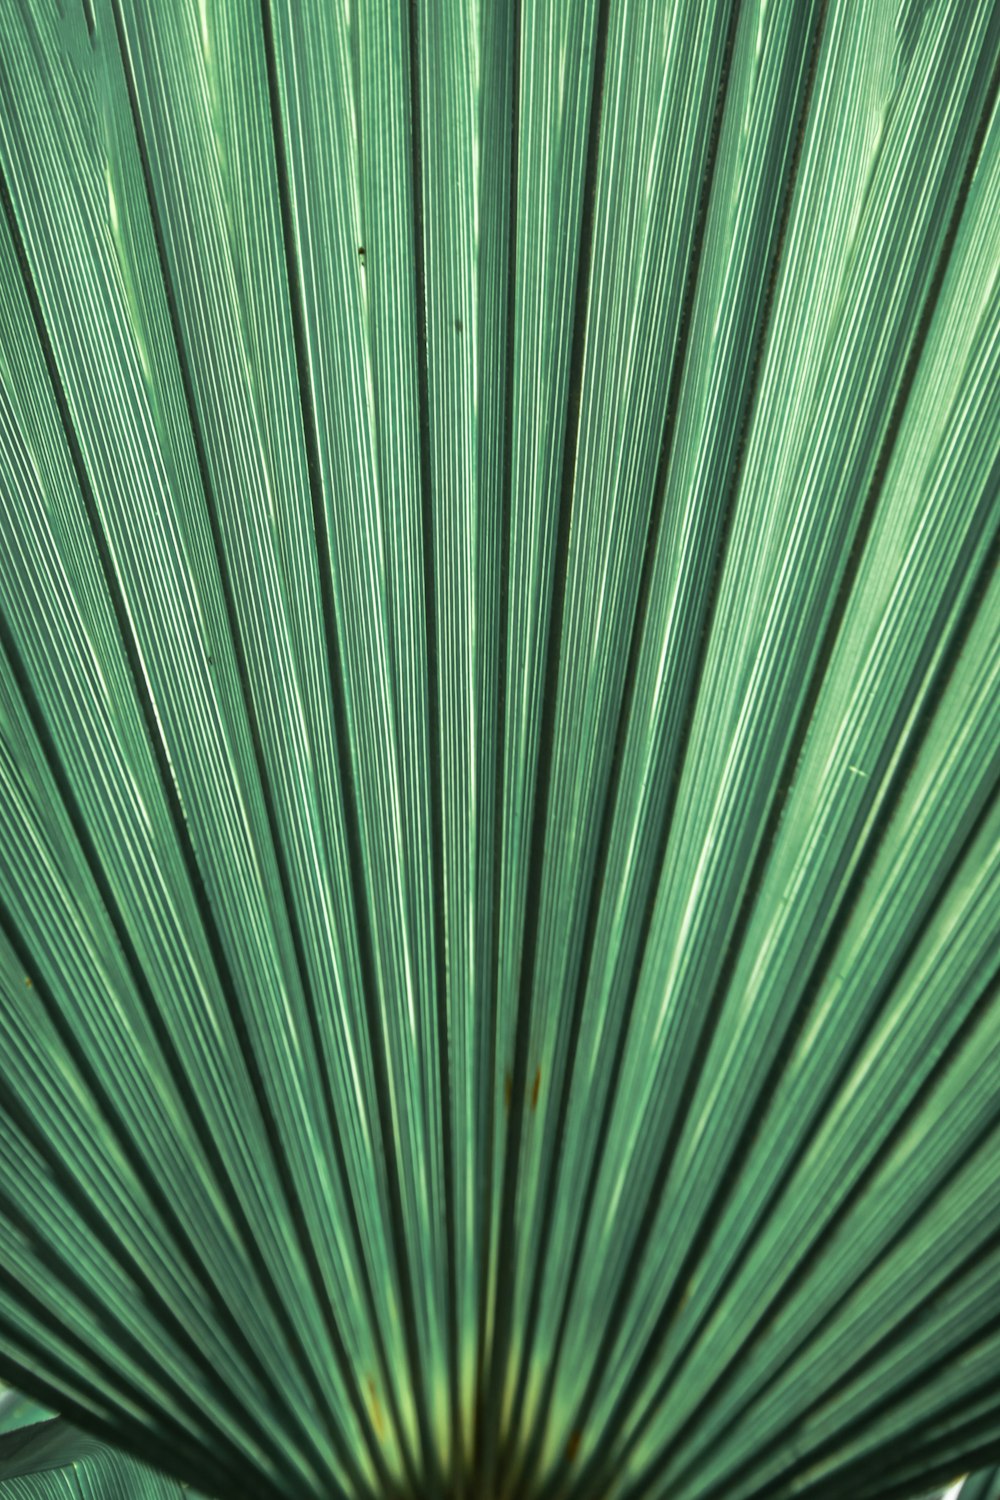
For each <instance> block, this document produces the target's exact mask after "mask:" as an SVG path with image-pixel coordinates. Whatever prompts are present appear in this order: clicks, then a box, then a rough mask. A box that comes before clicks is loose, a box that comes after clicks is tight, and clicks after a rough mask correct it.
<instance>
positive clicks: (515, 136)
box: [472, 0, 521, 1492]
mask: <svg viewBox="0 0 1000 1500" xmlns="http://www.w3.org/2000/svg"><path fill="white" fill-rule="evenodd" d="M510 16H511V38H510V140H509V162H508V181H507V256H506V274H507V282H506V289H505V290H506V309H505V315H506V316H505V322H506V344H505V349H504V381H503V413H502V422H503V429H502V439H501V441H502V457H501V478H500V515H499V522H498V526H499V535H498V542H499V556H498V560H497V605H496V609H497V665H496V720H495V725H494V732H495V739H494V780H493V850H492V878H493V889H492V903H491V912H490V916H491V923H490V958H489V965H488V968H489V977H488V995H489V1007H490V1011H489V1019H488V1026H489V1035H490V1038H491V1042H492V1048H491V1067H490V1069H489V1072H488V1081H487V1107H486V1111H485V1124H486V1140H485V1162H484V1170H483V1176H482V1198H483V1201H482V1225H483V1245H484V1253H483V1263H482V1265H481V1267H480V1289H479V1307H478V1330H477V1333H478V1338H477V1349H476V1400H475V1431H474V1438H473V1442H474V1448H475V1461H474V1465H473V1474H472V1480H473V1484H474V1487H475V1489H474V1492H478V1491H479V1490H482V1488H483V1487H484V1486H485V1485H486V1483H487V1482H488V1481H487V1474H486V1469H487V1467H491V1466H492V1462H493V1458H492V1450H493V1447H494V1446H495V1442H496V1435H495V1434H493V1435H492V1436H488V1435H487V1432H486V1430H485V1423H486V1409H487V1405H488V1401H489V1392H488V1390H487V1370H486V1358H487V1350H486V1343H487V1324H488V1317H489V1284H490V1260H491V1248H492V1243H493V1173H494V1154H495V1153H494V1116H495V1111H496V1099H497V1077H498V1070H499V1068H500V1067H501V1066H502V1059H500V1058H499V1054H498V1045H497V1042H498V1038H497V1024H498V992H499V986H500V936H501V918H502V909H503V900H502V893H503V831H504V783H505V774H506V746H505V737H506V724H507V668H508V660H507V658H508V649H509V648H508V610H509V608H510V531H511V497H512V488H513V472H514V463H513V452H514V384H515V368H516V358H517V346H516V319H517V235H518V182H519V175H520V169H519V163H520V133H521V0H511V11H510Z"/></svg>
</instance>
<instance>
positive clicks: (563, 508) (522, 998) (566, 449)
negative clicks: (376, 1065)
mask: <svg viewBox="0 0 1000 1500" xmlns="http://www.w3.org/2000/svg"><path fill="white" fill-rule="evenodd" d="M609 13H610V4H609V0H600V4H599V7H598V11H597V19H596V23H595V36H594V56H593V71H592V76H591V95H590V102H589V117H588V127H587V151H586V165H585V170H584V180H583V188H582V200H581V211H580V228H579V253H578V258H577V266H576V285H575V293H574V306H573V338H572V344H571V349H570V360H569V367H568V372H567V387H566V425H565V434H564V442H563V455H562V464H561V477H560V483H559V490H558V493H559V511H558V522H557V531H556V537H555V548H554V558H553V576H552V594H551V602H550V606H549V614H548V621H547V627H546V646H545V680H544V686H543V689H542V715H541V723H540V726H539V735H538V752H537V760H536V766H535V805H534V807H533V809H532V824H531V841H530V846H529V858H528V880H527V887H526V892H525V908H524V910H525V926H524V943H523V950H522V958H521V967H520V976H521V978H520V983H519V986H518V996H517V1018H516V1022H515V1041H514V1066H513V1088H512V1097H511V1109H510V1116H509V1119H510V1129H509V1132H508V1142H507V1149H506V1152H505V1155H504V1170H503V1186H502V1189H501V1200H500V1232H499V1249H498V1260H497V1292H496V1304H495V1310H496V1316H495V1321H494V1347H493V1350H492V1358H491V1371H490V1398H489V1407H490V1412H489V1419H488V1420H489V1428H488V1434H487V1439H488V1441H489V1442H491V1443H492V1444H493V1445H496V1444H499V1442H500V1433H499V1431H498V1421H499V1406H500V1396H501V1392H500V1387H501V1384H502V1380H503V1368H502V1367H503V1365H504V1364H505V1362H506V1360H507V1357H508V1347H507V1346H508V1343H509V1338H510V1320H511V1316H512V1311H513V1294H514V1292H513V1283H514V1259H515V1256H514V1250H515V1246H514V1209H515V1197H516V1189H517V1177H518V1164H519V1155H520V1121H521V1116H522V1114H523V1109H524V1097H525V1089H526V1075H527V1067H528V1043H529V1024H530V1017H531V1009H532V998H533V991H534V970H535V955H536V949H537V945H538V916H539V903H540V895H541V884H542V866H543V860H544V854H545V831H546V823H547V821H548V804H549V795H550V790H551V780H552V761H553V753H554V741H555V714H556V701H557V698H558V694H559V679H560V660H561V653H562V628H563V612H564V608H565V598H566V581H567V570H568V561H569V531H570V518H571V516H572V509H573V491H574V484H575V473H574V468H575V459H576V453H577V450H578V445H579V436H580V401H581V394H582V392H581V387H582V380H583V361H584V353H585V349H586V330H587V322H588V315H589V309H590V273H591V262H592V258H593V249H594V201H595V197H596V189H597V170H598V162H599V155H600V139H601V117H602V109H603V100H604V78H605V68H606V60H607V41H608V24H609ZM494 1458H495V1455H494V1454H491V1462H490V1464H489V1466H488V1469H487V1473H488V1475H489V1478H490V1481H491V1482H492V1481H493V1478H494V1476H493V1473H492V1470H493V1468H494V1462H493V1461H492V1460H493V1459H494Z"/></svg>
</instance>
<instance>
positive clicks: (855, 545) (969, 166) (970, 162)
mask: <svg viewBox="0 0 1000 1500" xmlns="http://www.w3.org/2000/svg"><path fill="white" fill-rule="evenodd" d="M821 30H822V16H821V17H820V22H819V30H818V32H817V42H818V35H819V31H821ZM815 57H816V54H815V51H814V54H813V68H814V67H815ZM998 79H1000V64H998V66H997V69H996V70H995V71H994V76H993V81H992V85H991V87H990V88H989V90H988V94H987V100H986V103H985V106H984V108H983V111H982V114H981V116H980V120H979V125H978V127H977V130H976V133H975V136H974V137H973V143H972V146H971V148H970V150H969V153H968V155H967V157H966V162H965V170H964V172H963V175H962V178H961V181H960V185H959V188H958V190H957V193H956V196H955V200H954V203H953V207H952V213H951V216H950V218H949V222H948V228H947V230H946V232H945V235H944V238H943V240H942V243H941V246H940V249H939V252H938V257H937V261H936V264H935V267H934V271H933V274H932V276H931V279H930V283H929V285H928V287H927V290H926V293H925V295H924V300H923V306H922V309H921V316H920V318H919V320H918V322H917V326H916V330H915V332H914V335H913V338H912V340H911V343H910V348H909V351H908V354H907V359H906V362H905V364H904V366H903V372H902V375H901V377H900V382H899V385H898V387H897V393H896V398H895V400H894V402H893V406H892V409H891V412H890V416H889V420H888V423H887V427H886V432H885V437H884V439H883V442H882V446H881V449H880V451H879V455H878V458H877V460H876V464H875V468H874V472H873V477H872V481H871V484H870V487H869V491H868V494H867V496H866V499H865V503H864V507H863V509H862V513H861V517H860V518H859V522H858V525H857V528H856V530H855V534H854V539H853V542H852V546H851V549H850V553H849V555H848V559H847V562H846V564H845V567H844V572H843V574H842V577H841V581H840V585H839V587H838V591H837V595H836V597H835V600H834V604H833V608H832V610H831V614H830V617H829V619H828V622H827V625H826V628H825V630H824V634H823V639H822V642H821V644H820V648H819V652H818V655H817V658H816V661H815V663H814V666H813V669H812V672H811V674H810V680H809V686H808V689H807V691H806V694H805V698H804V700H803V703H802V706H801V709H800V712H799V715H798V718H797V720H796V725H795V729H794V731H793V734H792V736H791V741H790V744H789V746H788V749H787V751H786V755H785V758H784V762H783V766H782V773H781V776H780V778H779V781H778V791H777V794H776V795H775V797H774V800H773V802H772V806H771V810H770V813H769V816H768V819H767V822H766V824H765V827H764V832H763V834H762V837H761V841H760V845H759V847H758V852H757V856H756V858H755V860H754V866H753V870H752V873H751V876H750V879H749V881H748V884H747V890H746V894H745V896H744V899H743V902H742V903H741V907H740V911H739V913H738V915H737V919H736V922H735V924H734V927H733V930H732V936H731V938H730V941H729V943H728V945H727V952H726V957H725V960H724V962H723V964H722V967H721V969H720V972H719V977H718V981H717V984H716V986H715V988H714V990H713V994H712V997H711V1000H710V1001H709V1004H708V1006H707V1008H706V1017H707V1019H706V1021H705V1023H704V1024H703V1026H702V1029H701V1031H700V1033H699V1036H698V1038H697V1040H696V1045H695V1052H694V1056H693V1058H692V1063H691V1067H690V1068H689V1070H688V1072H687V1073H686V1075H685V1079H684V1083H683V1086H682V1090H681V1099H680V1103H679V1106H678V1108H677V1111H676V1113H675V1115H674V1120H673V1124H672V1127H671V1130H670V1132H669V1134H668V1139H667V1142H666V1145H665V1148H664V1151H663V1154H662V1157H661V1160H660V1163H659V1166H658V1169H657V1173H656V1178H655V1186H654V1192H653V1198H652V1199H651V1204H652V1203H653V1202H654V1201H655V1200H657V1199H658V1198H659V1195H660V1193H661V1192H662V1191H663V1189H664V1187H665V1184H666V1180H667V1176H668V1173H669V1168H670V1163H671V1161H672V1157H673V1152H674V1150H675V1149H676V1145H677V1142H678V1140H679V1139H680V1134H681V1131H682V1130H683V1127H684V1123H685V1121H686V1118H687V1114H688V1111H689V1109H690V1105H691V1101H692V1099H693V1097H694V1094H695V1090H696V1088H697V1084H698V1081H699V1080H700V1077H701V1074H702V1071H703V1069H704V1066H705V1062H706V1060H707V1057H708V1053H709V1050H710V1046H711V1041H712V1035H713V1027H714V1022H715V1020H716V1018H717V1016H718V1015H719V1014H720V1012H721V1010H722V1006H723V1004H724V1002H725V997H726V993H727V990H728V987H729V984H730V981H731V978H732V974H733V972H734V970H735V967H736V963H737V960H738V957H739V954H740V951H741V949H742V943H743V939H744V937H745V934H746V931H747V928H748V926H749V922H750V916H751V914H752V911H753V907H754V904H755V902H756V899H757V893H758V891H759V889H760V886H761V884H762V883H763V879H764V875H765V872H766V870H767V866H768V864H769V861H770V856H771V851H772V848H773V845H774V840H775V836H776V834H777V830H778V826H779V824H780V822H781V818H782V816H783V813H784V809H785V805H786V803H787V799H788V797H789V796H790V794H791V790H792V787H793V785H794V781H795V774H796V770H797V767H798V764H799V759H800V756H801V753H802V748H803V745H804V743H805V739H806V735H807V733H808V729H809V726H810V723H811V721H812V717H813V713H814V710H815V706H816V703H817V701H818V698H819V694H820V691H821V689H822V685H823V681H824V679H825V676H826V670H827V667H828V665H829V662H830V659H831V657H832V655H833V651H834V648H835V646H836V643H837V639H838V637H839V634H840V629H841V626H842V623H843V619H844V616H845V614H846V610H847V604H848V600H849V598H850V594H851V591H852V589H853V586H854V582H855V579H856V576H857V572H858V569H859V567H860V563H861V558H862V555H863V553H864V550H865V546H866V544H867V541H868V538H869V536H870V533H871V529H872V525H873V524H874V519H875V514H876V511H877V509H878V504H879V501H880V499H881V495H882V491H883V487H884V484H885V480H886V476H887V474H888V471H889V466H890V463H891V460H892V455H893V452H894V449H895V445H896V441H897V439H898V436H899V432H900V430H901V427H902V421H903V414H904V411H905V408H906V404H907V402H908V400H909V396H910V392H911V390H912V387H913V382H914V380H915V378H916V374H917V369H918V367H919V364H920V359H921V356H922V353H923V349H924V345H925V343H926V340H927V335H928V333H929V331H930V326H931V322H932V320H933V315H934V310H935V308H936V306H937V301H938V297H939V295H940V292H941V287H942V284H943V282H944V277H945V273H946V270H947V266H948V262H949V260H950V257H951V251H952V249H953V246H954V243H955V239H956V237H957V234H958V229H959V224H960V221H961V218H962V213H963V211H964V207H965V203H966V200H967V198H968V194H969V190H970V188H971V185H972V179H973V176H974V174H975V168H976V165H977V163H978V160H979V156H980V153H981V151H982V146H983V142H984V140H985V135H986V130H987V128H988V125H989V121H990V118H991V116H992V108H993V101H994V100H995V97H996V90H997V82H998ZM810 90H811V84H810V87H808V88H807V92H806V105H807V107H808V97H809V93H810ZM803 119H804V115H803ZM952 180H953V178H952V177H951V175H950V174H948V173H944V174H942V181H943V182H944V183H948V182H950V181H952ZM945 190H946V189H945ZM984 568H985V569H986V570H987V571H986V572H984V573H981V574H980V578H979V581H978V582H977V585H976V586H975V587H974V589H973V591H972V593H971V594H970V598H969V600H968V602H967V604H966V607H965V610H964V612H963V615H962V618H961V621H960V624H959V626H958V628H957V630H956V636H955V640H954V642H953V644H952V648H951V650H950V651H949V652H948V653H947V655H946V658H945V661H944V663H943V664H942V666H941V668H940V669H939V672H938V673H937V674H936V677H935V683H934V686H933V688H932V689H931V692H930V694H929V703H933V702H935V701H940V696H941V695H942V694H943V693H944V691H945V689H946V687H947V684H948V682H949V680H950V678H951V675H952V673H953V672H954V669H955V666H956V665H957V661H958V656H959V654H960V651H961V646H962V644H964V641H965V639H966V638H967V636H968V632H969V630H971V627H972V623H973V620H974V617H975V611H976V608H977V605H978V595H979V592H980V590H981V589H984V588H985V586H986V582H987V581H988V576H989V572H990V571H992V569H991V567H990V558H989V555H988V556H987V560H986V563H985V564H984ZM928 711H930V710H929V709H928ZM915 755H916V746H915V745H914V744H912V743H911V747H910V750H909V753H908V755H907V757H906V758H905V761H904V762H903V763H902V765H901V767H900V770H899V773H897V774H898V775H900V776H901V775H902V772H903V771H904V769H908V768H909V766H910V765H911V764H912V760H913V759H914V758H915ZM895 784H896V785H897V786H898V785H901V781H896V783H895ZM891 800H892V798H891V797H890V798H888V799H887V801H891ZM884 815H885V809H883V816H884ZM884 832H885V825H884V823H881V824H880V825H879V834H878V836H879V837H882V836H884ZM859 892H860V885H857V884H856V885H855V888H854V901H856V900H857V896H858V894H859ZM854 901H850V902H844V903H842V905H841V907H840V909H839V911H838V914H837V917H836V919H835V921H834V923H833V925H832V928H831V934H830V935H829V939H828V941H829V943H830V944H832V945H834V946H835V944H836V942H837V941H839V939H840V937H841V936H842V933H843V930H844V928H845V927H846V924H847V922H848V921H849V919H850V915H851V912H852V911H853V908H854ZM832 951H833V946H830V947H829V948H828V949H826V952H827V956H828V957H829V955H830V954H832ZM822 954H823V950H821V955H820V956H821V957H822ZM818 977H821V976H817V979H818ZM802 1024H804V1018H803V1017H801V1016H800V1018H799V1025H802ZM748 1149H749V1134H748V1133H747V1132H744V1135H743V1138H742V1140H741V1141H738V1142H737V1143H736V1144H735V1146H734V1156H735V1157H737V1158H738V1157H739V1156H740V1153H741V1152H742V1153H743V1155H744V1156H745V1154H746V1152H747V1151H748ZM737 1175H738V1168H737V1169H735V1170H733V1171H732V1172H730V1171H727V1172H725V1173H724V1174H723V1176H722V1178H721V1179H720V1184H719V1191H718V1192H717V1193H716V1195H715V1196H714V1197H713V1201H712V1204H711V1205H710V1207H709V1209H708V1210H707V1212H706V1214H705V1215H703V1217H702V1220H701V1222H700V1224H699V1228H698V1230H697V1231H696V1235H695V1244H696V1245H697V1246H698V1247H699V1250H700V1249H702V1248H704V1245H705V1244H706V1243H707V1240H708V1238H709V1237H710V1236H711V1233H712V1232H713V1231H714V1229H715V1227H716V1225H717V1223H718V1220H719V1218H720V1217H721V1214H722V1211H723V1209H724V1206H725V1203H726V1202H727V1201H728V1198H729V1194H730V1192H731V1191H732V1188H733V1186H734V1185H735V1181H736V1177H737ZM646 1218H649V1215H648V1214H647V1216H645V1217H644V1227H645V1224H646ZM651 1225H652V1219H651V1218H650V1221H649V1226H648V1227H646V1237H648V1234H649V1232H650V1229H651ZM695 1263H696V1257H695V1256H694V1254H693V1252H691V1251H689V1254H688V1256H687V1257H686V1258H685V1266H684V1270H690V1269H692V1268H693V1266H694V1264H695ZM684 1270H682V1272H681V1274H680V1275H679V1276H678V1277H677V1280H676V1283H675V1296H674V1298H673V1299H672V1300H670V1301H668V1302H667V1303H666V1304H665V1306H664V1309H663V1312H662V1313H661V1315H660V1317H659V1318H658V1320H657V1323H656V1325H655V1327H654V1330H653V1332H652V1333H651V1334H650V1337H649V1340H648V1341H647V1345H646V1348H645V1350H644V1352H643V1354H642V1355H641V1356H640V1357H639V1359H638V1360H637V1361H636V1363H635V1369H634V1373H633V1376H632V1377H631V1379H630V1381H629V1383H628V1385H627V1386H626V1387H625V1390H624V1391H623V1394H622V1397H621V1406H622V1408H623V1409H624V1406H625V1403H626V1401H627V1400H628V1399H634V1396H635V1393H636V1391H637V1390H638V1388H639V1387H640V1385H641V1382H642V1380H643V1379H644V1378H645V1374H646V1372H647V1370H648V1368H649V1366H650V1364H651V1363H652V1362H653V1360H654V1359H655V1355H656V1349H657V1346H658V1344H659V1343H660V1342H661V1341H662V1339H663V1338H664V1337H665V1336H666V1333H667V1330H668V1329H669V1327H670V1324H671V1323H672V1321H673V1318H674V1316H675V1314H676V1300H677V1297H676V1294H677V1293H679V1292H680V1291H681V1289H682V1288H683V1287H684V1285H685V1284H686V1281H685V1275H684ZM626 1279H627V1278H626Z"/></svg>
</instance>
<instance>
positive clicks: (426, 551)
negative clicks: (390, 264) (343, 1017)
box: [409, 0, 462, 1469]
mask: <svg viewBox="0 0 1000 1500" xmlns="http://www.w3.org/2000/svg"><path fill="white" fill-rule="evenodd" d="M409 23H410V24H409V65H410V165H411V174H410V181H411V186H412V193H413V198H412V203H413V260H414V267H413V270H414V308H415V313H416V325H417V328H416V333H417V419H418V432H419V459H420V502H421V503H420V517H421V533H422V534H421V540H422V554H423V583H424V642H425V650H426V661H427V716H428V720H429V734H428V752H429V754H428V761H429V764H428V771H429V777H428V782H429V794H430V822H431V883H432V907H433V911H434V960H435V962H434V977H435V989H436V992H437V994H436V999H437V1047H438V1078H439V1085H440V1089H441V1133H442V1138H443V1141H444V1152H443V1161H442V1164H441V1165H442V1172H443V1181H444V1222H445V1246H446V1254H447V1262H448V1263H447V1268H446V1281H447V1288H448V1306H447V1344H448V1385H449V1392H448V1398H449V1411H450V1416H451V1423H452V1435H453V1439H454V1441H455V1442H456V1443H457V1442H458V1440H459V1435H460V1433H461V1430H462V1420H461V1407H460V1403H459V1389H458V1378H459V1377H458V1288H457V1283H456V1271H455V1267H456V1261H457V1231H456V1226H455V1172H454V1157H453V1146H454V1145H455V1142H454V1140H453V1129H452V1117H451V1072H450V1068H449V1065H448V970H447V962H446V960H447V933H446V931H445V878H444V830H443V821H444V820H443V809H442V802H441V779H442V776H443V773H444V764H443V759H442V753H441V740H442V728H441V701H440V699H441V689H440V680H439V652H438V635H437V567H436V561H435V537H434V488H433V477H434V476H433V469H432V464H431V412H430V390H429V384H430V380H429V373H428V354H427V269H426V262H425V235H426V230H425V225H424V162H423V152H424V140H423V129H424V119H423V95H422V90H421V80H420V6H419V4H418V0H410V16H409ZM423 1416H424V1413H423V1404H421V1419H422V1420H423ZM426 1442H427V1452H428V1455H429V1454H430V1453H431V1452H433V1446H432V1445H431V1443H430V1434H429V1427H428V1433H427V1437H426ZM456 1461H457V1462H458V1465H459V1469H460V1467H461V1457H460V1456H456Z"/></svg>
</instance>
